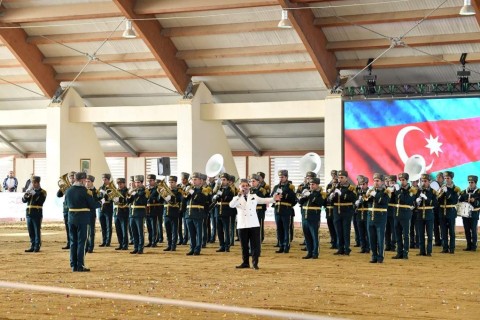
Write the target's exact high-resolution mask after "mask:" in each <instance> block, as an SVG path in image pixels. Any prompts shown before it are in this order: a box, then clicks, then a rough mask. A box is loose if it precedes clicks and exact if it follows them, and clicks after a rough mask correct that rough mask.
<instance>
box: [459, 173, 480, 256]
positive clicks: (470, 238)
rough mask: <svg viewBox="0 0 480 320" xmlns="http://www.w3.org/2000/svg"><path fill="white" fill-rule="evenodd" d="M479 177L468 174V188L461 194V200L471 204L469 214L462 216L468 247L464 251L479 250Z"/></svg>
mask: <svg viewBox="0 0 480 320" xmlns="http://www.w3.org/2000/svg"><path fill="white" fill-rule="evenodd" d="M477 182H478V177H477V176H474V175H470V176H468V188H467V189H465V190H463V192H462V193H461V194H460V198H459V199H458V201H459V202H466V203H468V204H470V205H471V207H470V212H469V214H466V215H465V216H462V221H463V229H464V230H465V238H466V240H467V247H466V248H465V249H463V250H464V251H477V237H478V235H477V233H478V212H479V211H480V190H479V189H478V188H477Z"/></svg>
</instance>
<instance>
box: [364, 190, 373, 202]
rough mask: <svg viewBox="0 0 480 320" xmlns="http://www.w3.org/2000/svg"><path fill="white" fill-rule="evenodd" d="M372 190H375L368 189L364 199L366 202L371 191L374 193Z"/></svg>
mask: <svg viewBox="0 0 480 320" xmlns="http://www.w3.org/2000/svg"><path fill="white" fill-rule="evenodd" d="M374 190H375V187H371V188H370V189H368V190H367V192H366V193H365V196H364V199H365V200H367V199H368V198H370V197H371V195H370V194H371V193H372V191H374Z"/></svg>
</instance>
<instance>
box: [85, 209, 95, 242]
mask: <svg viewBox="0 0 480 320" xmlns="http://www.w3.org/2000/svg"><path fill="white" fill-rule="evenodd" d="M96 221H97V216H96V212H95V211H94V212H90V218H89V221H88V225H89V228H88V234H87V239H88V240H87V248H86V249H87V250H93V248H95V222H96Z"/></svg>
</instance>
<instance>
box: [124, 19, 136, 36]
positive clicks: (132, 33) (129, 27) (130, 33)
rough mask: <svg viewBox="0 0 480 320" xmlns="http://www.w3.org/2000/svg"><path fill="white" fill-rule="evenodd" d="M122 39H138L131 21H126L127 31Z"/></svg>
mask: <svg viewBox="0 0 480 320" xmlns="http://www.w3.org/2000/svg"><path fill="white" fill-rule="evenodd" d="M122 37H123V38H127V39H133V38H136V37H137V34H136V33H135V30H133V27H132V21H131V20H127V21H125V31H124V32H123V34H122Z"/></svg>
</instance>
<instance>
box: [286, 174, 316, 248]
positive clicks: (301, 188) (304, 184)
mask: <svg viewBox="0 0 480 320" xmlns="http://www.w3.org/2000/svg"><path fill="white" fill-rule="evenodd" d="M316 177H317V174H316V173H315V172H312V171H307V172H306V173H305V177H304V178H303V182H302V183H301V184H299V185H298V187H297V190H296V192H295V195H296V197H297V199H298V200H300V199H301V198H302V193H303V192H306V191H308V190H310V181H311V180H312V178H316ZM299 204H300V202H299ZM300 213H301V215H302V230H303V217H304V216H305V214H304V212H303V205H302V204H300ZM291 222H292V223H293V220H292V221H291ZM291 235H292V233H290V236H291ZM306 244H307V243H306V240H305V234H304V235H303V242H302V243H300V245H301V246H304V245H306ZM302 251H307V248H302Z"/></svg>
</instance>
